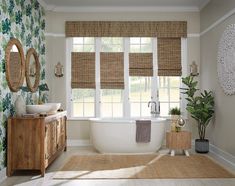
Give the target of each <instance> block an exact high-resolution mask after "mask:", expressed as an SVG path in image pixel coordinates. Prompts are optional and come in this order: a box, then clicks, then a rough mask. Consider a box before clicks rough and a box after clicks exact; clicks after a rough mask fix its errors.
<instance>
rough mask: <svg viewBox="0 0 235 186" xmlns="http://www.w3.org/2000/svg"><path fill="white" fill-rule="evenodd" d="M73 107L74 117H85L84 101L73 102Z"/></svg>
mask: <svg viewBox="0 0 235 186" xmlns="http://www.w3.org/2000/svg"><path fill="white" fill-rule="evenodd" d="M72 107H73V113H72V114H73V116H74V117H83V103H80V102H73V104H72Z"/></svg>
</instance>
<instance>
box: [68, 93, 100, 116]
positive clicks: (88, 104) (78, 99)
mask: <svg viewBox="0 0 235 186" xmlns="http://www.w3.org/2000/svg"><path fill="white" fill-rule="evenodd" d="M72 100H73V101H72V104H73V117H94V116H95V90H94V89H72Z"/></svg>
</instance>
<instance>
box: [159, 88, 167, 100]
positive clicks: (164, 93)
mask: <svg viewBox="0 0 235 186" xmlns="http://www.w3.org/2000/svg"><path fill="white" fill-rule="evenodd" d="M159 101H163V102H166V101H167V102H168V101H169V99H168V89H167V88H161V89H159Z"/></svg>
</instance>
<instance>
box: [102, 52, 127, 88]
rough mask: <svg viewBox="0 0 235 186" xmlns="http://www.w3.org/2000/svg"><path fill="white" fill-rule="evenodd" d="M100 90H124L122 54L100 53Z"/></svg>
mask: <svg viewBox="0 0 235 186" xmlns="http://www.w3.org/2000/svg"><path fill="white" fill-rule="evenodd" d="M100 81H101V82H100V83H101V89H124V53H123V52H112V53H109V52H101V53H100Z"/></svg>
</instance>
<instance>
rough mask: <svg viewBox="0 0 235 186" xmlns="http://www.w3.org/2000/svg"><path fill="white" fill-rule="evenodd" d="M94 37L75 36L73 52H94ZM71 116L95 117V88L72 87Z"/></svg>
mask: <svg viewBox="0 0 235 186" xmlns="http://www.w3.org/2000/svg"><path fill="white" fill-rule="evenodd" d="M94 51H95V38H93V37H75V38H73V52H94ZM71 98H72V99H71V100H72V101H71V104H72V109H71V111H72V113H71V115H72V116H73V117H95V90H94V89H80V88H76V89H72V96H71Z"/></svg>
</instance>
